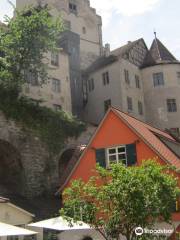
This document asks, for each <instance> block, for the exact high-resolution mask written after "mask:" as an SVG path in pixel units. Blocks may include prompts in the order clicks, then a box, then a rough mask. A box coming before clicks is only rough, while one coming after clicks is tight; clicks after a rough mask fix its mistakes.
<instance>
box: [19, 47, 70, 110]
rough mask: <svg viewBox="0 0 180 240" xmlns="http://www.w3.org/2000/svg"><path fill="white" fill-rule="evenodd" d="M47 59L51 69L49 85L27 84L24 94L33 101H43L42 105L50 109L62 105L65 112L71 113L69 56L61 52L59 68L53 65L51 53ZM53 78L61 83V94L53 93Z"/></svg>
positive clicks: (49, 71)
mask: <svg viewBox="0 0 180 240" xmlns="http://www.w3.org/2000/svg"><path fill="white" fill-rule="evenodd" d="M47 58H48V61H47V63H48V67H49V70H48V73H49V78H50V79H48V80H47V83H46V84H43V85H42V86H32V85H30V84H25V86H24V88H23V93H24V94H25V95H27V96H28V97H30V98H33V99H37V100H40V99H42V100H43V104H42V105H45V106H47V107H50V108H53V104H57V105H61V106H62V109H63V110H65V111H67V112H70V113H71V112H72V105H71V89H70V76H69V59H68V55H67V54H66V53H65V52H63V51H60V52H59V66H58V67H56V66H52V65H51V61H50V58H51V54H50V53H49V54H48V55H47ZM52 78H56V79H59V80H60V81H61V91H60V92H59V93H55V92H53V91H52Z"/></svg>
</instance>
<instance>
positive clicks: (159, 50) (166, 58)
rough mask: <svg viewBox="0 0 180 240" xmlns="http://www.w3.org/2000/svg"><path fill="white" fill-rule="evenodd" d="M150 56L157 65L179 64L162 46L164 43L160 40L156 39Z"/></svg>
mask: <svg viewBox="0 0 180 240" xmlns="http://www.w3.org/2000/svg"><path fill="white" fill-rule="evenodd" d="M150 54H151V56H152V57H153V59H154V60H155V61H156V62H157V63H158V62H177V59H176V58H175V57H174V56H173V55H172V53H171V52H170V51H169V50H168V49H167V48H166V47H165V46H164V45H163V44H162V42H161V41H160V40H159V39H158V38H155V39H154V41H153V43H152V45H151V48H150Z"/></svg>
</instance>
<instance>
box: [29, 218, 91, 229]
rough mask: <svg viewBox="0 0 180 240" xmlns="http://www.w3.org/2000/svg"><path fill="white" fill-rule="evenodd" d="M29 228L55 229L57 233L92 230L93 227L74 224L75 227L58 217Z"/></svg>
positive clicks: (78, 223)
mask: <svg viewBox="0 0 180 240" xmlns="http://www.w3.org/2000/svg"><path fill="white" fill-rule="evenodd" d="M28 226H30V227H39V228H48V229H53V230H57V231H65V230H81V229H91V227H90V226H89V225H88V224H86V223H83V222H77V223H73V225H72V226H70V224H69V222H68V221H67V220H65V219H63V218H62V217H56V218H51V219H47V220H44V221H40V222H36V223H31V224H29V225H28Z"/></svg>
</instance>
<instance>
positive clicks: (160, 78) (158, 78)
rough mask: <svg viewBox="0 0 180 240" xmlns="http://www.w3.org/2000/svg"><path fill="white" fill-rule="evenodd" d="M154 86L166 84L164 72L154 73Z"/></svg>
mask: <svg viewBox="0 0 180 240" xmlns="http://www.w3.org/2000/svg"><path fill="white" fill-rule="evenodd" d="M153 81H154V87H157V86H162V85H164V75H163V73H162V72H159V73H154V74H153Z"/></svg>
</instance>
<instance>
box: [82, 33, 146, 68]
mask: <svg viewBox="0 0 180 240" xmlns="http://www.w3.org/2000/svg"><path fill="white" fill-rule="evenodd" d="M140 42H142V43H143V44H144V46H145V48H146V49H147V51H148V48H147V46H146V43H145V42H144V39H143V38H140V39H138V40H136V41H133V42H128V43H127V44H126V45H124V46H122V47H120V48H117V49H115V50H113V51H111V52H110V55H109V56H101V57H99V58H98V59H97V60H96V61H95V62H93V63H92V64H91V65H90V66H89V67H88V68H87V69H86V71H85V73H91V72H94V71H96V70H98V69H101V68H103V67H106V66H107V65H109V64H112V63H114V62H116V61H117V60H118V58H125V59H128V56H129V52H130V50H131V49H132V48H134V47H135V46H136V45H137V44H138V43H140Z"/></svg>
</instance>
